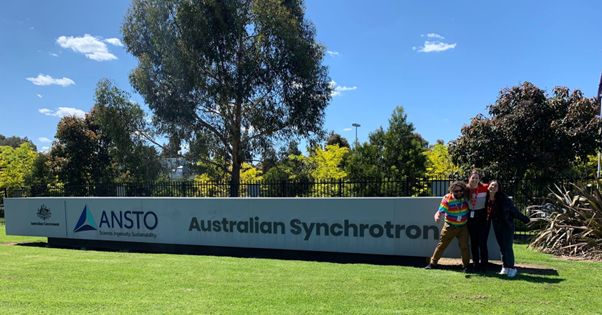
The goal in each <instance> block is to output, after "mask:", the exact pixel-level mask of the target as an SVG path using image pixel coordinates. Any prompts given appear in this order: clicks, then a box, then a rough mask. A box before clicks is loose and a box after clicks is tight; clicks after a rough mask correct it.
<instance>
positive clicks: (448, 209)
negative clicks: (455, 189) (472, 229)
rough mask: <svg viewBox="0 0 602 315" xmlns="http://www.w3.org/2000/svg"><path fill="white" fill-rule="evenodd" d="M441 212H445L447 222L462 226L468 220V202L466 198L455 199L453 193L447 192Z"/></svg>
mask: <svg viewBox="0 0 602 315" xmlns="http://www.w3.org/2000/svg"><path fill="white" fill-rule="evenodd" d="M439 212H443V213H445V223H447V224H450V225H453V226H462V225H464V224H466V221H467V220H468V202H466V198H462V199H455V198H454V196H453V194H447V195H445V197H443V200H441V205H440V206H439Z"/></svg>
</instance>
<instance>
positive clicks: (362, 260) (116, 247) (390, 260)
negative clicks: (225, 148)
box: [48, 237, 430, 268]
mask: <svg viewBox="0 0 602 315" xmlns="http://www.w3.org/2000/svg"><path fill="white" fill-rule="evenodd" d="M48 245H49V246H50V247H64V248H76V249H80V248H85V249H87V250H109V251H132V252H142V253H168V254H191V255H210V256H229V257H241V258H266V259H287V260H303V261H319V262H332V263H344V264H374V265H397V266H412V267H420V268H421V267H424V266H426V265H427V264H428V261H429V260H430V257H411V256H390V255H366V254H350V253H331V252H317V251H296V250H281V249H279V250H276V249H263V248H234V247H223V246H198V245H179V244H148V243H135V242H113V241H95V240H78V239H67V238H54V237H49V238H48Z"/></svg>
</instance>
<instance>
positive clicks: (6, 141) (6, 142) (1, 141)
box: [0, 135, 38, 151]
mask: <svg viewBox="0 0 602 315" xmlns="http://www.w3.org/2000/svg"><path fill="white" fill-rule="evenodd" d="M25 142H27V143H29V146H30V147H31V149H32V150H33V151H37V150H38V149H37V147H36V145H35V144H33V142H32V141H31V140H29V139H27V137H23V138H21V137H17V136H12V137H8V138H7V137H6V136H4V135H0V147H3V146H8V147H11V148H13V149H17V148H19V147H20V146H21V145H22V144H23V143H25Z"/></svg>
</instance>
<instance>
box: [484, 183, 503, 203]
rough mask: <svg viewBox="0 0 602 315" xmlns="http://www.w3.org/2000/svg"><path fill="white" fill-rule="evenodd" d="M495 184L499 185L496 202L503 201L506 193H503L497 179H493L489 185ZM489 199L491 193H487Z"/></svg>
mask: <svg viewBox="0 0 602 315" xmlns="http://www.w3.org/2000/svg"><path fill="white" fill-rule="evenodd" d="M493 182H496V183H497V192H496V193H495V200H502V199H503V198H504V193H503V192H502V185H501V184H500V182H499V181H498V180H497V179H492V180H490V181H489V185H491V184H492V183H493ZM487 199H489V191H487Z"/></svg>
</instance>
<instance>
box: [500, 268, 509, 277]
mask: <svg viewBox="0 0 602 315" xmlns="http://www.w3.org/2000/svg"><path fill="white" fill-rule="evenodd" d="M499 274H500V275H507V274H508V269H506V268H504V267H502V271H500V273H499Z"/></svg>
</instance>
